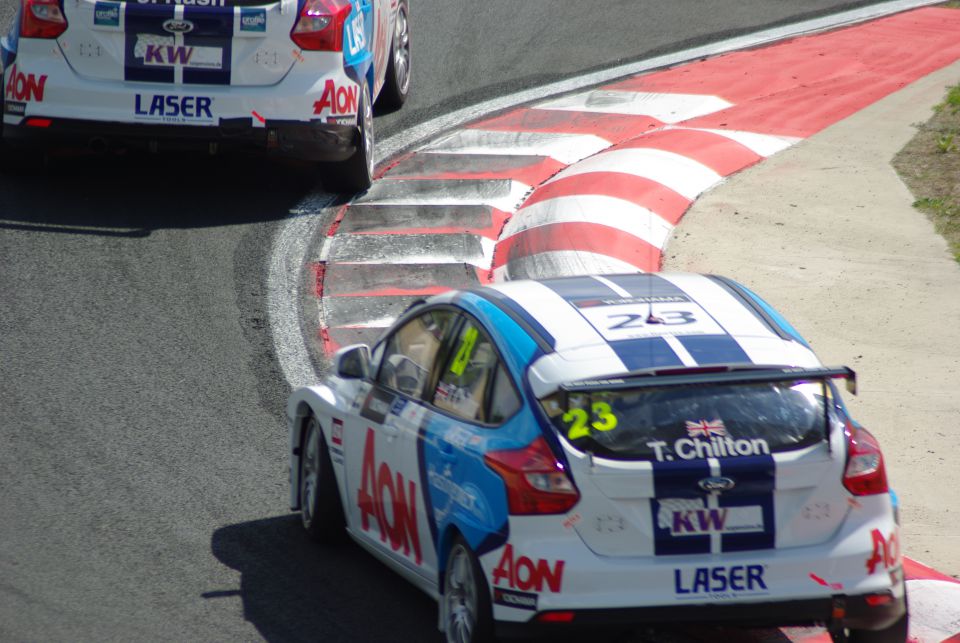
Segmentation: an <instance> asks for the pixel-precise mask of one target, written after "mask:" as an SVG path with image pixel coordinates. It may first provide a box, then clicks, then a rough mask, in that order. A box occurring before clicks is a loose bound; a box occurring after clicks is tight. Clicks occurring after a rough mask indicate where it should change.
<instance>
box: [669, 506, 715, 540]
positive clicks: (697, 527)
mask: <svg viewBox="0 0 960 643" xmlns="http://www.w3.org/2000/svg"><path fill="white" fill-rule="evenodd" d="M727 511H728V510H727V509H685V510H683V511H674V512H673V524H672V525H671V526H670V533H671V534H672V535H674V536H683V535H686V534H709V533H715V532H722V531H723V529H724V527H725V526H726V524H727Z"/></svg>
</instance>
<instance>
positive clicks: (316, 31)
mask: <svg viewBox="0 0 960 643" xmlns="http://www.w3.org/2000/svg"><path fill="white" fill-rule="evenodd" d="M351 10H352V6H351V4H350V2H349V0H306V1H305V2H304V3H303V8H301V9H300V15H299V16H297V22H296V23H295V24H294V25H293V31H291V32H290V38H292V39H293V42H295V43H297V45H299V46H300V48H301V49H306V50H308V51H343V25H344V23H345V22H346V21H347V16H349V15H350V11H351Z"/></svg>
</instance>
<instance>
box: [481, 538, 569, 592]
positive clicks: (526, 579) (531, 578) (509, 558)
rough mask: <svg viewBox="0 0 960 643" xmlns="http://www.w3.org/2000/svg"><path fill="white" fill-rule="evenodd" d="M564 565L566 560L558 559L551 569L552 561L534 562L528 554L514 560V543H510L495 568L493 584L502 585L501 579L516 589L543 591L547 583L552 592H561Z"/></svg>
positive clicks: (541, 560)
mask: <svg viewBox="0 0 960 643" xmlns="http://www.w3.org/2000/svg"><path fill="white" fill-rule="evenodd" d="M563 565H564V561H562V560H558V561H557V562H555V563H554V564H553V569H551V568H550V563H548V562H547V561H545V560H543V559H542V558H541V559H540V560H538V561H537V562H536V564H534V562H533V561H532V560H530V559H529V558H527V557H526V556H521V557H520V558H518V559H517V560H516V561H514V559H513V545H511V544H509V543H508V544H507V546H506V547H504V549H503V556H501V557H500V562H499V563H497V568H496V569H495V570H493V584H494V585H500V584H501V581H506V585H507V586H509V587H512V588H515V589H521V590H531V589H532V590H534V591H537V592H542V591H543V584H544V583H546V584H547V587H549V588H550V591H551V592H559V591H560V588H561V586H562V585H563Z"/></svg>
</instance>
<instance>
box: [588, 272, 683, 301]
mask: <svg viewBox="0 0 960 643" xmlns="http://www.w3.org/2000/svg"><path fill="white" fill-rule="evenodd" d="M604 278H605V279H608V280H610V281H612V282H613V283H615V284H616V285H618V286H620V287H621V288H623V289H624V290H626V291H627V292H629V293H630V295H631V296H632V297H685V298H687V299H689V296H688V295H687V293H685V292H683V290H681V289H680V288H679V287H677V286H676V285H675V284H673V283H671V282H669V281H667V280H666V279H664V278H663V277H660V276H658V275H651V274H643V273H637V274H628V275H605V276H604Z"/></svg>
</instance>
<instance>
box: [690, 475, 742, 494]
mask: <svg viewBox="0 0 960 643" xmlns="http://www.w3.org/2000/svg"><path fill="white" fill-rule="evenodd" d="M697 484H698V485H699V486H700V488H701V489H703V490H704V491H706V492H707V493H720V492H721V491H730V490H731V489H733V488H734V487H736V486H737V483H736V482H735V481H734V480H733V479H732V478H721V477H719V476H713V477H710V478H704V479H703V480H701V481H700V482H698V483H697Z"/></svg>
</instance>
